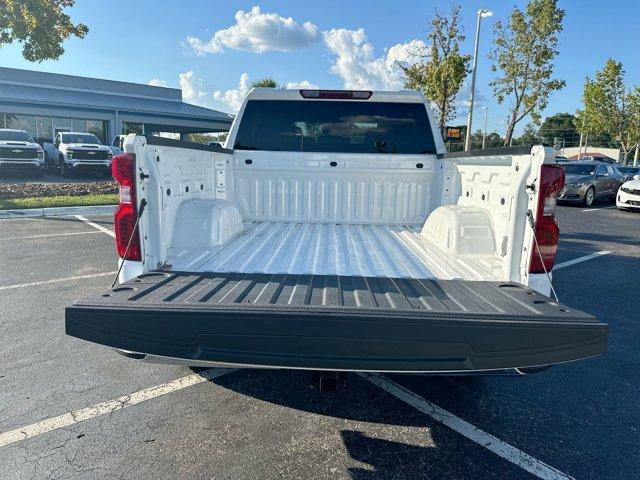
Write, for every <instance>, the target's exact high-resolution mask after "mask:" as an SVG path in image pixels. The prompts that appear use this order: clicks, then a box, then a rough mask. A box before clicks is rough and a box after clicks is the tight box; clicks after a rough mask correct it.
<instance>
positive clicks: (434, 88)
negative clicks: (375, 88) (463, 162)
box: [398, 5, 471, 132]
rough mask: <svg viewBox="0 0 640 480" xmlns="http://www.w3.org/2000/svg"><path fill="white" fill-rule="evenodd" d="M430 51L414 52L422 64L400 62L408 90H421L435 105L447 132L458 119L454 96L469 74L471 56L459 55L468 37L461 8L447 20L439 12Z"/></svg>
mask: <svg viewBox="0 0 640 480" xmlns="http://www.w3.org/2000/svg"><path fill="white" fill-rule="evenodd" d="M430 25H431V29H430V31H429V34H428V39H429V40H430V42H431V46H430V47H429V48H428V50H425V51H422V52H415V53H414V56H418V57H420V58H421V61H420V62H417V63H414V64H412V65H409V66H405V65H402V64H400V63H398V66H399V67H400V68H401V69H402V71H403V73H404V76H405V87H406V88H409V89H412V90H420V91H421V92H422V93H424V95H425V96H426V97H427V98H428V99H429V100H431V101H432V102H433V103H434V105H435V107H436V108H435V114H436V120H437V122H438V127H440V131H441V132H444V128H445V125H446V124H447V122H449V121H451V120H453V119H454V118H455V113H456V107H455V97H456V95H457V94H458V92H459V91H460V88H461V87H462V82H463V81H464V78H465V77H466V76H467V74H468V73H469V62H470V60H471V56H470V55H460V43H461V42H463V41H464V39H465V37H464V35H463V34H462V27H461V25H460V6H458V5H454V6H453V7H452V9H451V12H450V14H449V16H448V17H445V16H442V15H441V14H440V13H438V11H437V10H436V12H435V15H434V16H433V18H432V19H431V22H430Z"/></svg>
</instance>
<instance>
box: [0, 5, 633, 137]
mask: <svg viewBox="0 0 640 480" xmlns="http://www.w3.org/2000/svg"><path fill="white" fill-rule="evenodd" d="M161 4H162V7H159V5H160V3H159V2H157V1H136V2H132V1H120V0H111V1H109V2H97V1H89V0H78V1H77V3H76V6H75V7H73V9H72V10H70V13H71V15H72V18H73V19H74V20H75V21H81V22H83V23H85V24H87V25H88V26H89V28H90V31H89V34H88V35H87V37H86V38H85V39H83V40H79V39H70V40H69V41H67V42H66V43H65V49H66V53H65V55H64V56H63V57H62V58H61V59H60V60H58V61H46V62H42V63H39V64H33V63H30V62H27V61H26V60H24V59H23V58H22V56H21V54H20V46H18V45H10V46H5V47H3V48H0V65H2V66H7V67H14V68H26V69H35V70H43V71H50V72H58V73H66V74H72V75H82V76H89V77H98V78H107V79H113V80H123V81H129V82H138V83H149V82H150V81H152V80H154V79H155V81H156V83H157V84H161V85H166V86H170V87H182V88H183V95H184V97H185V100H187V101H190V102H192V103H198V104H201V105H205V106H209V107H212V108H218V109H221V110H225V111H230V112H232V111H233V110H234V108H235V107H237V104H238V101H239V99H241V97H242V95H243V94H244V92H245V91H246V84H247V83H248V82H251V81H252V80H255V79H258V78H260V77H264V76H272V77H274V78H275V79H276V80H278V81H279V82H280V83H285V84H286V83H292V84H300V83H301V82H308V84H311V85H314V86H319V87H321V88H343V87H345V86H346V87H351V88H363V87H370V88H398V82H400V81H401V80H400V78H399V77H398V74H397V71H395V69H394V68H393V67H392V65H393V60H395V59H400V60H402V59H404V58H405V57H406V55H407V52H410V51H413V50H415V47H416V45H417V43H416V41H417V40H423V41H424V40H426V38H425V36H426V29H427V19H428V18H429V17H430V16H431V15H432V14H433V12H434V9H435V8H436V7H438V8H439V9H441V10H447V9H448V8H449V6H450V4H451V3H450V2H449V1H428V0H420V1H397V2H393V3H389V2H388V1H377V0H370V1H364V0H362V1H345V0H342V1H334V0H324V1H323V2H320V3H310V2H290V1H268V2H257V1H255V0H254V1H251V2H245V1H237V2H211V1H205V0H202V1H195V0H191V1H181V2H174V3H170V2H169V1H163V2H162V3H161ZM514 4H517V5H520V6H524V5H525V4H526V2H522V1H513V2H508V1H499V0H483V1H475V0H471V1H464V2H462V11H463V25H464V27H465V33H466V35H467V40H466V42H465V43H464V45H463V50H464V52H466V53H471V52H472V49H473V36H474V32H475V12H476V11H477V10H478V9H479V8H485V9H489V10H492V11H493V12H494V15H493V16H492V17H489V18H487V19H484V20H483V26H482V34H481V48H480V55H479V66H478V79H477V92H478V93H477V95H478V98H479V105H486V106H487V107H488V119H489V130H496V131H498V132H500V133H504V119H505V117H506V113H507V110H506V106H504V105H503V106H498V105H497V103H496V101H495V100H494V99H493V97H492V95H491V89H490V87H489V82H490V81H491V79H492V77H493V74H492V72H491V71H490V63H489V60H488V59H487V56H486V55H487V52H488V51H489V49H490V46H491V39H492V30H493V25H494V23H495V21H496V20H498V19H506V18H507V17H508V15H509V13H510V11H511V9H512V8H513V5H514ZM560 5H561V6H562V8H564V9H565V10H566V18H565V23H564V31H563V32H562V33H561V35H560V55H559V57H558V60H557V64H556V65H557V67H556V76H557V77H558V78H562V79H564V80H565V81H566V82H567V86H566V88H565V89H564V90H562V91H561V92H559V93H556V94H554V95H553V97H552V98H551V100H550V102H549V106H548V108H547V111H546V113H547V114H553V113H556V112H565V111H568V112H573V111H575V109H576V108H577V107H579V105H580V98H581V94H582V86H583V83H584V78H585V76H586V75H592V74H593V72H594V71H595V70H597V69H599V68H602V66H603V65H604V62H605V61H606V59H607V58H608V57H613V58H614V59H616V60H618V61H621V62H622V63H623V65H624V67H625V69H626V72H627V84H628V85H629V86H631V85H639V84H640V54H639V53H638V52H639V51H640V36H638V35H637V25H638V19H640V2H639V1H638V0H620V1H616V2H615V4H607V6H606V7H605V6H604V5H603V4H602V3H601V2H598V1H596V0H588V1H578V0H574V1H561V2H560ZM256 6H257V7H259V9H258V10H256V9H255V8H254V7H256ZM607 7H608V8H607ZM238 11H243V12H244V14H242V13H241V14H237V13H236V12H238ZM289 18H291V20H289ZM216 32H218V33H216ZM189 39H190V40H189ZM458 116H459V121H458V123H464V122H465V118H466V108H465V106H464V105H463V104H462V102H460V105H459V108H458ZM480 117H481V112H479V111H478V113H477V114H476V117H475V118H476V120H475V122H474V129H476V128H480V127H481V125H482V119H481V118H480ZM525 124H526V121H523V122H521V124H520V128H519V130H521V129H522V127H524V125H525Z"/></svg>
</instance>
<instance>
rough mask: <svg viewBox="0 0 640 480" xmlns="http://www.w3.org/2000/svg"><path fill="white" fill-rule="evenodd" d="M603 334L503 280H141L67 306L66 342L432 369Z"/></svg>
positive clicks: (559, 350)
mask: <svg viewBox="0 0 640 480" xmlns="http://www.w3.org/2000/svg"><path fill="white" fill-rule="evenodd" d="M607 328H608V327H607V325H605V324H603V323H600V322H598V321H597V319H596V318H594V317H592V316H590V315H588V314H586V313H583V312H580V311H578V310H573V309H570V308H568V307H565V306H563V305H561V304H558V303H556V302H553V301H551V300H550V299H549V298H547V297H545V296H543V295H541V294H539V293H537V292H535V291H534V290H531V289H530V288H528V287H524V286H522V285H519V284H517V283H511V282H489V281H474V282H470V281H462V280H434V279H429V278H413V279H410V278H400V277H395V278H391V277H389V278H383V277H371V276H354V275H350V276H344V275H328V274H322V275H295V274H268V273H233V272H228V273H224V272H217V273H216V272H203V273H193V272H191V273H188V272H185V273H179V272H177V273H167V272H151V273H148V274H145V275H142V276H140V277H138V278H136V279H133V280H131V281H128V282H126V283H124V284H122V285H120V286H118V287H116V288H114V289H112V290H110V291H108V292H105V293H103V294H98V295H95V296H93V297H90V298H88V299H84V300H80V301H77V302H76V303H74V304H73V305H72V306H69V307H67V309H66V331H67V334H69V335H73V336H76V337H79V338H83V339H86V340H90V341H93V342H97V343H100V344H103V345H108V346H111V347H115V348H118V349H122V350H127V351H132V352H144V353H145V354H149V355H151V356H156V357H162V358H165V359H166V358H169V359H172V360H178V361H179V362H182V363H186V364H191V365H200V364H203V363H205V364H206V363H207V362H211V363H213V364H233V365H243V366H263V367H278V368H305V369H330V370H365V371H397V372H443V371H470V370H474V371H475V370H494V369H505V368H517V367H528V366H539V365H547V364H553V363H559V362H565V361H571V360H577V359H581V358H586V357H589V356H593V355H597V354H600V353H602V352H604V351H605V349H606V339H607Z"/></svg>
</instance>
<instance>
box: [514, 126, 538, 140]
mask: <svg viewBox="0 0 640 480" xmlns="http://www.w3.org/2000/svg"><path fill="white" fill-rule="evenodd" d="M536 143H538V144H539V143H540V135H539V134H538V131H537V130H536V127H535V125H533V124H532V123H528V124H527V125H526V126H525V127H524V130H523V131H522V135H521V136H520V137H518V138H514V139H513V145H533V144H536Z"/></svg>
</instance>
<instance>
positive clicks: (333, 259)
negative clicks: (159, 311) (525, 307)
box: [172, 222, 502, 280]
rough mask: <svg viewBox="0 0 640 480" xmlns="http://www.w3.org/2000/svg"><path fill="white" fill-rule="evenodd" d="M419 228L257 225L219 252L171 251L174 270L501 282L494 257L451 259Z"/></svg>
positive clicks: (498, 265)
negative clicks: (426, 240)
mask: <svg viewBox="0 0 640 480" xmlns="http://www.w3.org/2000/svg"><path fill="white" fill-rule="evenodd" d="M420 228H421V226H420V225H352V224H334V223H288V222H255V223H250V224H247V225H246V230H245V231H244V232H243V233H242V234H241V235H239V236H237V237H235V238H234V239H232V240H231V241H230V242H228V243H227V244H225V245H223V246H222V247H218V248H215V249H212V250H208V251H201V250H200V251H198V252H189V251H181V252H173V256H175V259H174V262H172V264H173V269H174V270H181V271H191V272H242V273H269V274H276V273H290V274H311V275H360V276H375V277H396V278H398V277H405V278H408V277H412V278H439V279H453V278H462V279H466V280H501V279H502V271H501V268H500V261H499V259H497V258H496V257H493V256H491V257H484V258H479V257H473V259H469V258H462V257H459V258H457V259H453V258H451V257H450V256H449V255H446V254H445V253H444V252H441V251H439V249H437V248H435V247H433V246H431V245H429V244H428V242H425V241H423V239H422V237H421V236H420Z"/></svg>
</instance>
